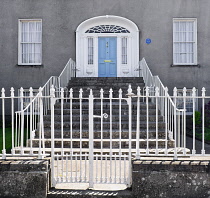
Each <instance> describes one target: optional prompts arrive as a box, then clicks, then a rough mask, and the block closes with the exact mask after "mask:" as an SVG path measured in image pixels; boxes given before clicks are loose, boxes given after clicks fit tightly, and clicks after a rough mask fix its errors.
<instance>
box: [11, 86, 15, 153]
mask: <svg viewBox="0 0 210 198" xmlns="http://www.w3.org/2000/svg"><path fill="white" fill-rule="evenodd" d="M10 92H11V117H12V149H11V153H12V155H14V154H15V150H14V145H15V140H14V137H15V134H14V113H15V111H14V97H15V95H14V92H15V90H14V88H13V87H11V89H10Z"/></svg>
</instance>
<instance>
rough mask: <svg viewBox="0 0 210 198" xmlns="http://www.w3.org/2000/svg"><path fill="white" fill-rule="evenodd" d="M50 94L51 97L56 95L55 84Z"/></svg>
mask: <svg viewBox="0 0 210 198" xmlns="http://www.w3.org/2000/svg"><path fill="white" fill-rule="evenodd" d="M50 96H51V97H55V88H54V85H52V86H51V88H50Z"/></svg>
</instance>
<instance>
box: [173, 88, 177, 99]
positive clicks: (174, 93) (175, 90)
mask: <svg viewBox="0 0 210 198" xmlns="http://www.w3.org/2000/svg"><path fill="white" fill-rule="evenodd" d="M173 95H174V96H175V97H176V96H177V88H176V87H174V90H173Z"/></svg>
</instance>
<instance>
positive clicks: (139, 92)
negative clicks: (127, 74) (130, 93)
mask: <svg viewBox="0 0 210 198" xmlns="http://www.w3.org/2000/svg"><path fill="white" fill-rule="evenodd" d="M140 96H141V89H140V87H138V88H137V112H136V114H137V118H136V119H137V120H136V159H137V160H139V159H140V149H139V144H140V141H139V140H140Z"/></svg>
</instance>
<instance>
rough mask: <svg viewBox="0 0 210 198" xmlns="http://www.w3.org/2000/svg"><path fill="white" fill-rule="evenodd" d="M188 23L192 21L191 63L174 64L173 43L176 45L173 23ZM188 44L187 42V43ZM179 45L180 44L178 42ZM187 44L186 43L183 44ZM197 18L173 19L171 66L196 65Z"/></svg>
mask: <svg viewBox="0 0 210 198" xmlns="http://www.w3.org/2000/svg"><path fill="white" fill-rule="evenodd" d="M188 21H192V22H194V30H193V33H194V34H193V37H194V40H193V41H192V43H193V60H194V62H193V63H176V62H175V45H174V44H175V43H177V41H175V28H174V22H188ZM188 42H189V41H188ZM178 43H181V42H178ZM185 43H187V41H186V42H185ZM197 64H198V62H197V18H174V19H173V65H197Z"/></svg>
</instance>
